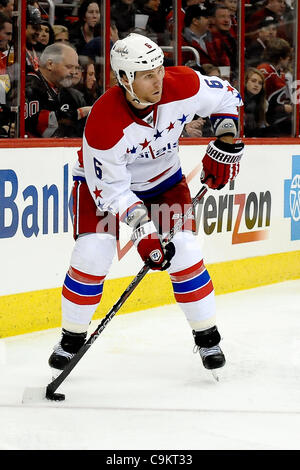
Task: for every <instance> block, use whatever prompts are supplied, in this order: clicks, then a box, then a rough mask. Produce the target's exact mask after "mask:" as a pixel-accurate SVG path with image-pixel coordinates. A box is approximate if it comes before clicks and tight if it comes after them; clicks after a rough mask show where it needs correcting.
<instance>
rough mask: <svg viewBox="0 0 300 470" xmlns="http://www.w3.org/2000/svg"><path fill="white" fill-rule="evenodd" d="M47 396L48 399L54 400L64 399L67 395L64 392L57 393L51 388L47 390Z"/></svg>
mask: <svg viewBox="0 0 300 470" xmlns="http://www.w3.org/2000/svg"><path fill="white" fill-rule="evenodd" d="M46 398H47V400H52V401H64V399H65V398H66V396H65V395H64V394H63V393H55V392H51V391H49V390H47V391H46Z"/></svg>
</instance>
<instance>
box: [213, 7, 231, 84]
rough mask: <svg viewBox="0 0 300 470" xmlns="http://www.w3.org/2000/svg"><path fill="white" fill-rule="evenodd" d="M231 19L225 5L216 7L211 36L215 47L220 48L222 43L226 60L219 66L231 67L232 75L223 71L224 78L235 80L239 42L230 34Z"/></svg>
mask: <svg viewBox="0 0 300 470" xmlns="http://www.w3.org/2000/svg"><path fill="white" fill-rule="evenodd" d="M230 28H231V17H230V10H229V9H228V8H226V7H225V6H223V5H216V6H215V8H214V9H213V14H212V26H211V34H212V41H213V45H216V47H217V46H218V44H219V43H220V42H221V43H222V48H223V55H224V56H225V57H226V59H225V60H224V59H222V63H221V62H219V63H218V64H217V65H219V66H227V67H228V66H230V73H229V71H228V70H226V71H224V72H223V71H222V70H221V73H222V77H224V78H231V81H233V80H234V78H235V75H236V72H237V42H236V40H235V38H234V37H233V36H232V35H231V34H230ZM214 63H215V62H214Z"/></svg>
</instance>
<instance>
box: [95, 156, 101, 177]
mask: <svg viewBox="0 0 300 470" xmlns="http://www.w3.org/2000/svg"><path fill="white" fill-rule="evenodd" d="M94 168H95V173H96V176H97V178H99V180H101V178H102V170H101V163H100V162H99V161H98V160H97V158H94Z"/></svg>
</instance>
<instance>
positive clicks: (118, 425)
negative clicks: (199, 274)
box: [0, 280, 300, 450]
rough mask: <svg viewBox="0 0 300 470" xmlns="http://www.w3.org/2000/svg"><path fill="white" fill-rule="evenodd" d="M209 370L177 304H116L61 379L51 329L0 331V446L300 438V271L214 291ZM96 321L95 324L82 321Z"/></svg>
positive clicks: (279, 444)
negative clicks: (216, 340)
mask: <svg viewBox="0 0 300 470" xmlns="http://www.w3.org/2000/svg"><path fill="white" fill-rule="evenodd" d="M217 306H218V326H219V330H220V332H221V334H222V337H223V340H222V343H221V345H222V348H223V350H224V352H225V354H226V358H227V364H226V366H225V367H224V368H223V369H222V370H221V372H220V374H219V375H220V381H219V382H216V381H215V380H214V379H213V378H212V375H211V373H210V372H209V371H206V370H205V369H204V368H203V367H202V365H201V360H200V357H199V355H198V354H193V353H192V350H193V339H192V335H191V331H190V328H189V325H188V324H187V322H186V320H185V317H184V315H183V313H182V312H181V311H180V309H179V308H178V307H177V305H175V304H174V305H168V306H165V307H159V308H155V309H151V310H145V311H141V312H136V313H131V314H128V315H120V316H116V317H115V318H114V319H113V320H112V321H111V323H110V324H108V325H107V327H106V329H105V330H104V331H103V333H102V334H101V336H100V337H99V338H98V339H97V341H96V342H95V343H94V344H93V345H92V347H91V348H90V349H89V351H88V352H87V353H86V355H85V356H84V357H83V358H82V360H81V361H80V362H79V363H78V364H77V366H76V367H75V369H74V370H73V371H72V373H71V374H70V376H69V377H68V378H67V379H66V382H64V383H63V384H62V385H61V386H60V387H59V389H58V391H59V392H62V393H65V394H66V400H65V401H64V402H59V403H57V402H49V401H48V400H42V401H41V402H37V403H35V404H26V405H25V404H22V403H21V400H22V395H23V391H24V388H26V387H27V386H30V387H32V386H34V387H42V386H45V385H47V384H48V383H49V382H50V381H51V376H50V372H49V368H48V366H47V360H48V356H49V354H50V353H51V350H52V347H53V345H54V344H55V343H56V342H57V340H58V338H59V331H60V330H59V329H55V330H48V331H43V332H39V333H33V334H27V335H23V336H17V337H13V338H5V339H2V340H0V377H1V387H0V449H2V450H8V449H11V450H20V449H24V450H32V449H33V450H39V449H43V450H56V449H68V450H73V449H81V450H89V449H96V450H101V449H108V450H113V449H118V450H138V449H150V450H151V449H160V450H165V449H178V450H179V449H182V450H183V449H185V450H188V449H190V450H191V449H196V450H201V449H207V450H209V449H216V450H217V449H218V450H224V449H226V450H231V449H244V450H256V449H257V450H259V449H267V450H268V449H270V450H275V449H276V450H285V449H287V450H290V449H297V450H299V449H300V280H297V281H289V282H284V283H280V284H274V285H272V286H266V287H261V288H258V289H252V290H248V291H242V292H237V293H234V294H227V295H223V296H218V297H217ZM97 323H98V321H95V322H93V323H92V325H91V331H90V333H91V332H92V331H93V330H94V329H95V327H96V325H97Z"/></svg>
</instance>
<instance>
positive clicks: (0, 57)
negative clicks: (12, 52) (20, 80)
mask: <svg viewBox="0 0 300 470" xmlns="http://www.w3.org/2000/svg"><path fill="white" fill-rule="evenodd" d="M11 40H12V21H11V19H10V18H9V17H8V16H6V15H4V14H3V13H0V74H1V75H3V74H6V72H7V60H8V51H9V44H10V41H11Z"/></svg>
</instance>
